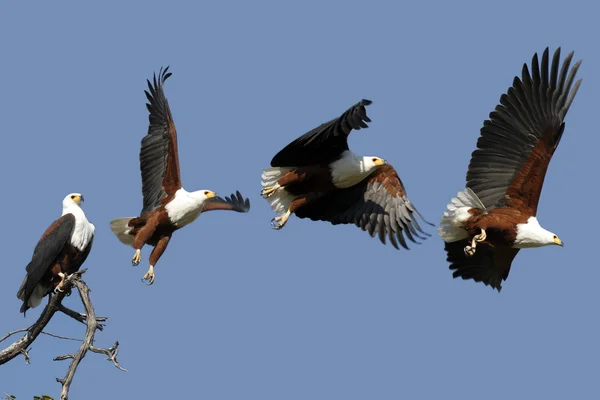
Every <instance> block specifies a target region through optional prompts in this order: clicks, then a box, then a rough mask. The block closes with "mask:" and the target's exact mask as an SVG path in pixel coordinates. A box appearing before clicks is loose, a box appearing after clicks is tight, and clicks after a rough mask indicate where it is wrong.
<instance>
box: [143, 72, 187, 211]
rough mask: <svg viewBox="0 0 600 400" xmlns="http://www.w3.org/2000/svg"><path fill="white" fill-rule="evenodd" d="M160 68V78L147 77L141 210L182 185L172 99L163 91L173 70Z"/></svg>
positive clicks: (157, 204) (158, 203) (154, 205)
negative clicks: (149, 79) (170, 100)
mask: <svg viewBox="0 0 600 400" xmlns="http://www.w3.org/2000/svg"><path fill="white" fill-rule="evenodd" d="M168 70H169V68H168V67H167V68H165V69H164V70H163V69H162V68H161V70H160V72H159V77H158V80H157V78H156V75H154V79H153V82H150V81H148V91H145V93H146V97H147V99H148V103H147V104H146V107H147V108H148V111H149V112H150V115H149V117H148V118H149V122H150V125H149V127H148V134H147V135H146V136H145V137H144V138H143V139H142V148H141V151H140V169H141V172H142V193H143V197H144V206H143V209H142V214H144V213H146V212H149V211H152V210H154V209H156V208H158V207H160V206H161V205H162V204H163V203H164V202H166V201H168V199H170V198H171V197H172V196H173V195H174V194H175V192H176V191H177V190H178V189H180V188H181V179H180V174H179V156H178V151H177V131H176V129H175V123H174V122H173V117H172V115H171V110H170V108H169V103H168V101H167V98H166V97H165V93H164V91H163V85H164V83H165V81H166V80H167V79H168V78H169V77H170V76H171V73H168V72H167V71H168Z"/></svg>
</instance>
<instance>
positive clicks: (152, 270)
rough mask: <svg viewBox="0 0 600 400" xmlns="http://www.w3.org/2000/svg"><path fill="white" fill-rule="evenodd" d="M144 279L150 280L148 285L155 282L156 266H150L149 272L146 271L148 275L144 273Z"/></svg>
mask: <svg viewBox="0 0 600 400" xmlns="http://www.w3.org/2000/svg"><path fill="white" fill-rule="evenodd" d="M143 281H148V285H152V284H153V283H154V266H153V265H151V266H150V268H148V272H146V275H144V277H143V278H142V282H143Z"/></svg>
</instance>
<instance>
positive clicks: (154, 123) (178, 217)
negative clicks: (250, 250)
mask: <svg viewBox="0 0 600 400" xmlns="http://www.w3.org/2000/svg"><path fill="white" fill-rule="evenodd" d="M168 70H169V67H167V68H165V69H164V70H163V69H162V68H161V70H160V72H159V77H158V80H157V78H156V75H154V80H153V82H152V83H151V82H150V81H148V88H149V92H148V91H145V93H146V97H147V98H148V101H149V103H148V104H146V107H147V108H148V111H149V112H150V116H149V120H150V126H149V128H148V134H147V135H146V136H145V137H144V138H143V139H142V149H141V151H140V169H141V171H142V194H143V197H144V205H143V208H142V212H141V215H140V216H139V217H130V218H118V219H114V220H112V221H111V222H110V228H111V230H112V231H113V233H114V234H115V235H116V236H117V238H118V239H119V240H120V241H121V242H122V243H124V244H126V245H128V246H132V247H133V248H134V249H135V254H134V256H133V260H132V264H133V265H138V264H139V263H140V261H141V260H142V255H141V249H142V247H143V246H144V244H149V245H151V246H154V249H153V250H152V253H151V254H150V268H149V269H148V272H147V273H146V274H145V275H144V277H143V278H142V279H143V280H147V281H148V283H149V284H150V285H151V284H153V283H154V266H155V265H156V263H157V262H158V260H159V258H160V256H161V255H162V254H163V252H164V251H165V249H166V248H167V245H168V244H169V240H171V235H172V234H173V232H175V231H176V230H178V229H180V228H183V227H184V226H186V225H187V224H189V223H191V222H193V221H194V220H195V219H196V218H198V216H200V214H201V213H203V212H207V211H211V210H232V211H237V212H248V211H249V210H250V201H249V200H248V199H244V198H243V197H242V195H241V194H240V192H236V194H232V195H231V197H230V198H229V197H226V198H225V199H223V198H221V197H219V196H218V195H217V194H216V193H215V192H213V191H210V190H197V191H195V192H188V191H186V190H185V189H184V188H183V187H182V186H181V177H180V175H179V159H178V153H177V131H176V130H175V124H174V123H173V117H172V116H171V110H170V109H169V103H168V102H167V98H166V97H165V94H164V92H163V85H164V83H165V81H166V80H167V78H169V76H171V73H169V72H168Z"/></svg>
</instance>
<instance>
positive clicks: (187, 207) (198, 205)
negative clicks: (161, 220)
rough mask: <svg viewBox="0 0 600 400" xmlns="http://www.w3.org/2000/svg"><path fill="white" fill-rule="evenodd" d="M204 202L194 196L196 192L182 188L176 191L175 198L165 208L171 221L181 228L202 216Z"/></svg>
mask: <svg viewBox="0 0 600 400" xmlns="http://www.w3.org/2000/svg"><path fill="white" fill-rule="evenodd" d="M203 203H204V202H203V201H202V200H201V199H198V198H197V197H196V196H194V193H190V192H188V191H186V190H185V189H183V188H181V189H179V190H178V191H177V192H175V196H174V197H173V200H171V201H170V202H169V203H168V204H167V205H166V206H165V210H167V215H168V216H169V220H170V221H171V223H173V225H175V226H176V227H178V228H181V227H183V226H185V225H187V224H189V223H191V222H194V221H195V220H196V218H198V217H199V216H200V214H201V213H202V205H203Z"/></svg>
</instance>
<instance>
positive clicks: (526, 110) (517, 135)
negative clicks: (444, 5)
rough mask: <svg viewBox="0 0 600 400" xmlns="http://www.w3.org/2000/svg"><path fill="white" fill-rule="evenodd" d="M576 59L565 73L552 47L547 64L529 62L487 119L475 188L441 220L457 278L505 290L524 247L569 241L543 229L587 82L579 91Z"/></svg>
mask: <svg viewBox="0 0 600 400" xmlns="http://www.w3.org/2000/svg"><path fill="white" fill-rule="evenodd" d="M572 58H573V53H570V54H569V55H568V56H567V57H566V58H565V60H564V62H563V64H562V67H561V68H560V70H559V63H560V48H559V49H557V50H556V52H555V53H554V57H553V58H552V63H551V64H550V62H549V53H548V49H547V48H546V50H545V51H544V54H543V55H542V63H541V66H540V64H539V61H538V55H537V53H536V54H535V55H534V56H533V60H532V62H531V73H530V72H529V69H528V68H527V64H525V65H524V66H523V72H522V78H521V79H519V78H518V77H515V79H514V81H513V85H512V87H510V88H509V89H508V92H507V93H506V94H504V95H502V97H500V104H499V105H498V106H496V109H495V111H494V112H492V113H491V114H490V119H489V120H487V121H485V122H484V124H483V128H482V129H481V136H480V137H479V140H478V141H477V150H475V151H474V152H473V154H472V156H471V163H470V164H469V169H468V172H467V185H466V186H467V187H466V189H465V190H464V191H461V192H459V193H458V195H457V196H456V197H454V198H453V199H452V200H451V202H450V204H448V207H447V210H446V212H445V213H444V215H443V217H442V219H441V224H440V235H441V237H442V239H443V240H444V241H445V242H446V243H445V248H446V251H447V253H448V261H449V262H450V263H451V265H450V269H451V270H454V273H453V276H454V278H457V277H461V278H463V279H473V280H474V281H476V282H483V283H484V284H485V285H490V286H491V287H492V288H494V289H496V290H498V291H500V290H501V289H502V281H503V280H506V278H507V277H508V273H509V271H510V266H511V263H512V261H513V259H514V258H515V256H516V255H517V253H518V252H519V249H522V248H528V247H541V246H547V245H559V246H562V245H563V244H562V242H561V240H560V239H559V238H558V236H556V235H555V234H554V233H552V232H549V231H547V230H546V229H544V228H542V227H541V226H540V224H539V223H538V220H537V218H536V214H537V206H538V201H539V198H540V193H541V191H542V185H543V183H544V177H545V175H546V170H547V169H548V164H549V163H550V159H551V158H552V155H553V154H554V151H555V150H556V148H557V146H558V143H559V142H560V138H561V136H562V134H563V131H564V129H565V123H564V122H563V121H564V118H565V115H566V114H567V112H568V111H569V107H570V106H571V103H572V102H573V98H574V97H575V94H576V93H577V90H578V89H579V85H580V83H581V80H579V81H577V82H576V83H575V85H573V87H572V88H571V86H572V84H573V81H574V79H575V74H576V73H577V70H578V69H579V65H580V64H581V61H579V62H577V63H576V64H575V65H574V66H573V68H571V70H570V71H569V66H570V64H571V60H572Z"/></svg>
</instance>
